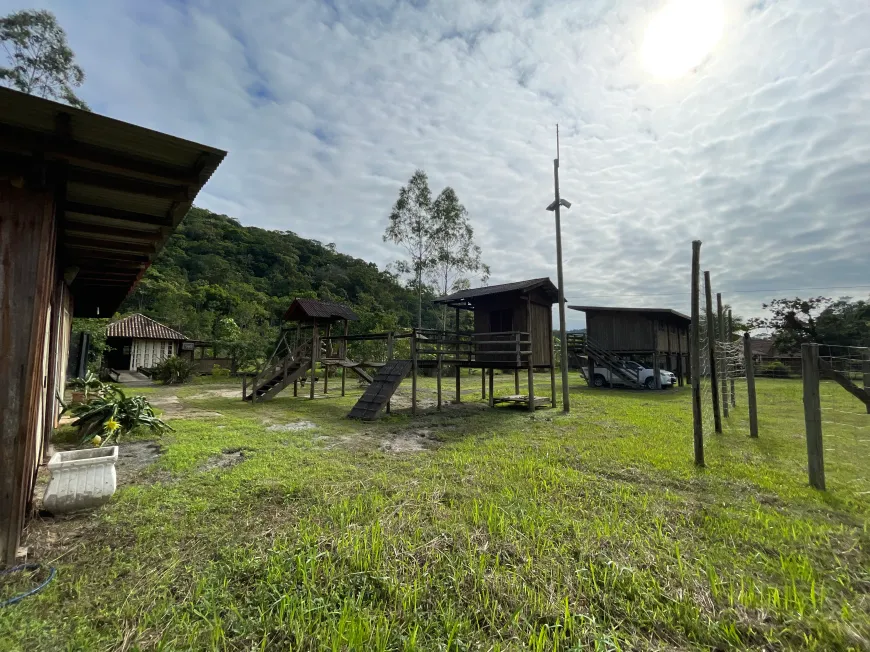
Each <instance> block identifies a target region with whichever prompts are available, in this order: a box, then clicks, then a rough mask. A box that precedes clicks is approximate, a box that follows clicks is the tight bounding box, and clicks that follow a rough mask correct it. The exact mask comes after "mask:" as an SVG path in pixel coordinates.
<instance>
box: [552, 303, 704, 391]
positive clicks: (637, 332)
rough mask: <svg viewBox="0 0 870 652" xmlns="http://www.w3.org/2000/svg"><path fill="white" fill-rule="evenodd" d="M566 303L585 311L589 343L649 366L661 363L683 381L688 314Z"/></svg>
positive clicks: (687, 362)
mask: <svg viewBox="0 0 870 652" xmlns="http://www.w3.org/2000/svg"><path fill="white" fill-rule="evenodd" d="M568 307H569V308H571V309H572V310H579V311H581V312H584V313H586V337H587V339H588V341H589V342H590V343H593V344H594V345H595V346H597V347H598V348H600V349H602V350H604V351H607V352H609V353H611V354H614V355H615V356H618V357H622V358H631V359H636V360H637V361H638V362H643V363H644V364H648V365H650V367H659V368H661V367H662V365H664V366H665V367H666V368H667V369H668V370H669V371H673V373H675V374H676V375H677V378H678V379H679V383H680V385H682V384H683V382H684V376H685V374H686V372H687V371H688V369H689V325H690V324H691V319H689V317H687V316H686V315H684V314H682V313H680V312H677V311H676V310H671V309H669V308H617V307H609V306H568Z"/></svg>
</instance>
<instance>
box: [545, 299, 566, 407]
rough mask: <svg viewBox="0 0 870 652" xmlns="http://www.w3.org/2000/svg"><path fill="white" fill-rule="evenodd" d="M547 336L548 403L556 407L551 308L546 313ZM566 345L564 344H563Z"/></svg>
mask: <svg viewBox="0 0 870 652" xmlns="http://www.w3.org/2000/svg"><path fill="white" fill-rule="evenodd" d="M547 329H548V333H547V337H549V338H550V339H549V342H550V405H551V406H552V407H553V408H555V407H556V350H555V347H554V346H553V309H552V308H551V309H550V312H548V313H547ZM563 346H566V344H563Z"/></svg>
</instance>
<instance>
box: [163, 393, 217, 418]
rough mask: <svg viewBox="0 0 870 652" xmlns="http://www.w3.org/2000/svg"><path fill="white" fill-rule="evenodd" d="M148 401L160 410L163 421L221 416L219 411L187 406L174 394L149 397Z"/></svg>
mask: <svg viewBox="0 0 870 652" xmlns="http://www.w3.org/2000/svg"><path fill="white" fill-rule="evenodd" d="M149 402H150V403H151V405H152V406H154V407H155V408H157V409H159V410H162V412H163V413H162V414H161V415H160V418H161V419H163V420H164V421H170V420H172V419H214V418H219V417H222V416H223V414H221V413H220V412H211V411H209V410H197V409H196V408H191V407H188V406H186V405H184V403H182V402H181V400H180V399H179V398H178V396H176V395H175V394H168V395H165V396H155V397H153V398H151V399H149Z"/></svg>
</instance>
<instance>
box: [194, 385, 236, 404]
mask: <svg viewBox="0 0 870 652" xmlns="http://www.w3.org/2000/svg"><path fill="white" fill-rule="evenodd" d="M184 398H185V399H186V400H189V401H203V400H206V399H212V398H235V399H238V400H242V388H241V387H235V388H231V389H207V390H205V391H202V392H200V393H199V394H194V395H193V396H185V397H184Z"/></svg>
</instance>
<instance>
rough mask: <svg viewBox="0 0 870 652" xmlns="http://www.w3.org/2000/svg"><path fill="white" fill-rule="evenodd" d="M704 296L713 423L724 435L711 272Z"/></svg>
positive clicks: (706, 281)
mask: <svg viewBox="0 0 870 652" xmlns="http://www.w3.org/2000/svg"><path fill="white" fill-rule="evenodd" d="M704 296H705V298H706V299H707V311H706V312H707V355H709V357H710V385H711V386H712V391H711V392H710V393H711V394H712V398H713V423H714V424H715V428H716V432H718V433H720V434H721V433H722V413H721V412H720V411H719V378H718V376H717V375H716V328H715V326H714V322H713V290H712V288H711V287H710V272H704Z"/></svg>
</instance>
